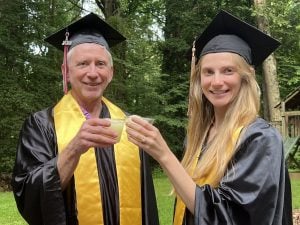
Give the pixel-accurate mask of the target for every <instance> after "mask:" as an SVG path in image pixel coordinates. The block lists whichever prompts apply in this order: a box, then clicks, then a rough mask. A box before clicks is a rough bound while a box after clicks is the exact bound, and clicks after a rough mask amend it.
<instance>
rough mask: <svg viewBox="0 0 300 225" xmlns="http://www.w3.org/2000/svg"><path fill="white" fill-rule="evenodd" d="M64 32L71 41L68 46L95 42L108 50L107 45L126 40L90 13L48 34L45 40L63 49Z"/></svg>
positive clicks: (110, 45)
mask: <svg viewBox="0 0 300 225" xmlns="http://www.w3.org/2000/svg"><path fill="white" fill-rule="evenodd" d="M66 32H68V34H69V36H68V40H69V41H71V43H70V48H72V47H74V46H76V45H78V44H82V43H97V44H100V45H103V46H105V47H106V48H107V49H108V50H109V47H112V46H114V45H116V44H118V43H120V42H122V41H125V40H126V38H125V37H124V36H123V35H122V34H121V33H119V32H118V31H117V30H115V29H114V28H113V27H111V26H110V25H109V24H108V23H106V22H105V21H104V20H102V19H101V18H100V17H99V16H97V15H96V14H94V13H90V14H88V15H86V16H84V17H82V18H81V19H79V20H77V21H75V22H73V23H71V24H69V25H67V26H66V27H65V28H63V29H61V30H58V31H57V32H55V33H54V34H52V35H50V36H48V37H47V38H45V41H46V42H48V43H49V44H51V45H53V46H54V47H56V48H58V49H59V50H62V51H63V50H64V46H63V42H64V41H65V39H66Z"/></svg>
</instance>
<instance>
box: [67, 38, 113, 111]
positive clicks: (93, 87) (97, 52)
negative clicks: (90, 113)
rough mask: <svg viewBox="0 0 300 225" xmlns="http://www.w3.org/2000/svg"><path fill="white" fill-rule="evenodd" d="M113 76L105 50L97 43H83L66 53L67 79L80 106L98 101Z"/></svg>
mask: <svg viewBox="0 0 300 225" xmlns="http://www.w3.org/2000/svg"><path fill="white" fill-rule="evenodd" d="M112 77H113V67H112V64H111V61H110V57H109V54H108V52H107V50H106V49H105V48H104V47H103V46H100V45H98V44H94V43H84V44H80V45H77V46H75V47H74V48H72V49H71V50H70V52H69V55H68V81H69V82H70V83H71V87H72V95H73V97H74V98H75V99H76V100H77V101H78V103H79V104H80V105H82V106H84V105H88V104H90V103H92V102H95V101H99V100H100V98H101V97H102V95H103V92H104V90H105V89H106V87H107V86H108V84H109V83H110V82H111V80H112Z"/></svg>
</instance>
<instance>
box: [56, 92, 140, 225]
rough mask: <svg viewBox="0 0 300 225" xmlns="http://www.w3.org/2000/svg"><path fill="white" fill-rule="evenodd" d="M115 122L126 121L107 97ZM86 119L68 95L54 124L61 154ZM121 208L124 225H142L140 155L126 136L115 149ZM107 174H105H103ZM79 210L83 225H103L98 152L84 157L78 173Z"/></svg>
mask: <svg viewBox="0 0 300 225" xmlns="http://www.w3.org/2000/svg"><path fill="white" fill-rule="evenodd" d="M102 101H103V102H104V103H105V104H106V106H107V107H108V109H109V112H110V115H111V118H125V117H126V115H125V114H124V113H123V111H122V110H121V109H119V108H118V107H117V106H115V105H113V104H112V103H111V102H109V101H108V100H107V99H105V98H104V97H103V98H102ZM85 120H86V119H85V117H84V115H83V113H82V111H81V109H80V106H79V105H78V103H77V102H76V101H75V99H74V98H73V97H72V95H71V91H69V93H68V94H67V95H65V96H64V97H63V98H62V99H61V100H60V101H59V102H58V104H57V105H56V106H55V107H54V122H55V131H56V136H57V143H58V151H59V152H62V151H63V149H64V148H65V147H66V146H67V145H68V143H69V142H70V141H71V140H72V139H73V137H74V136H75V135H76V134H77V132H78V130H79V129H80V127H81V125H82V123H83V122H84V121H85ZM114 152H115V160H116V168H117V177H118V186H119V205H120V225H127V224H132V225H140V224H142V209H141V208H142V207H141V175H140V166H141V165H140V155H139V149H138V147H137V146H136V145H134V144H132V143H131V142H129V141H128V140H127V133H126V132H125V130H123V132H122V136H121V141H120V142H119V143H117V144H115V145H114ZM103 172H105V171H103ZM74 177H75V190H76V206H77V211H78V215H77V217H78V221H79V224H80V225H83V224H84V225H85V224H86V225H89V224H93V225H103V215H102V203H101V194H100V193H101V190H100V178H99V175H98V169H97V162H96V157H95V148H90V149H89V150H88V151H87V152H86V153H85V154H82V155H81V157H80V161H79V163H78V166H77V168H76V170H75V172H74Z"/></svg>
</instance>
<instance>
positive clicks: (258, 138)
mask: <svg viewBox="0 0 300 225" xmlns="http://www.w3.org/2000/svg"><path fill="white" fill-rule="evenodd" d="M243 137H244V138H243V140H242V143H241V145H240V148H239V149H238V151H237V153H236V155H235V157H234V160H233V162H232V163H231V164H232V165H231V166H230V167H229V169H228V171H227V173H226V174H225V176H224V178H223V179H222V180H221V182H220V185H219V187H218V188H212V187H210V186H209V185H204V186H197V188H196V199H195V215H194V224H195V225H220V224H222V225H240V224H243V225H254V224H255V225H266V224H270V225H271V224H272V225H282V221H283V205H284V192H285V183H286V182H285V179H286V177H285V171H286V168H285V162H284V157H283V144H282V139H281V136H280V134H279V133H278V132H277V130H275V128H272V127H271V126H270V125H269V124H267V123H254V124H252V125H251V126H250V127H248V128H247V130H246V131H245V134H244V136H243ZM289 191H290V190H289ZM289 203H290V202H289Z"/></svg>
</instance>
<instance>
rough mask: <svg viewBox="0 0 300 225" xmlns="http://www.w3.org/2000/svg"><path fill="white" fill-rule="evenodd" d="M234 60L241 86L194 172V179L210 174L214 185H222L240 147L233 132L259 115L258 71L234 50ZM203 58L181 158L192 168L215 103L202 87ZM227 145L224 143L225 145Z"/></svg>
mask: <svg viewBox="0 0 300 225" xmlns="http://www.w3.org/2000/svg"><path fill="white" fill-rule="evenodd" d="M231 55H232V60H233V62H234V63H235V64H236V65H237V68H238V73H239V74H240V76H241V80H242V81H241V87H240V90H239V93H238V95H237V97H236V99H234V101H233V102H232V103H231V105H230V106H229V108H228V110H227V112H226V114H225V118H224V121H223V123H222V124H221V125H220V127H219V128H220V130H219V131H218V133H217V134H216V136H215V138H214V139H213V140H212V141H211V142H210V143H209V145H208V146H207V148H206V150H205V151H204V152H201V157H200V159H199V161H198V164H197V166H196V168H195V171H194V173H193V174H191V175H192V177H193V179H194V180H195V181H196V180H201V179H205V177H208V176H209V177H210V178H211V179H210V180H209V184H210V185H211V186H213V187H217V186H218V185H219V182H220V180H221V179H222V177H223V176H224V174H225V172H226V169H227V167H228V164H229V162H230V161H231V159H232V156H233V155H234V153H235V152H236V149H237V147H236V146H235V147H233V148H231V149H227V148H226V146H234V145H235V143H233V140H232V136H233V133H234V132H235V130H236V129H237V128H239V127H240V126H244V127H245V126H247V125H249V124H250V123H251V122H252V121H253V120H254V119H255V118H256V117H257V115H258V112H259V107H260V104H259V98H260V92H259V88H258V84H257V81H256V79H255V71H254V68H253V67H252V66H250V65H249V64H248V63H247V62H246V61H245V60H244V59H243V58H242V57H240V56H239V55H237V54H234V53H232V54H231ZM200 71H201V60H199V62H198V63H197V65H196V69H195V72H194V74H192V76H191V77H192V78H191V79H192V80H191V90H192V92H191V93H190V104H191V113H190V118H189V122H188V128H187V146H186V150H185V154H184V157H183V160H182V165H183V166H184V167H185V168H186V170H187V171H191V169H192V168H191V167H192V164H193V161H194V160H195V157H197V156H196V152H197V150H199V149H200V151H202V146H203V144H204V141H205V138H206V136H207V133H208V130H209V128H210V126H211V123H212V121H213V120H214V108H213V105H212V104H211V103H210V102H209V101H208V100H207V98H206V97H205V96H204V94H203V92H202V89H201V85H200V83H201V74H200ZM224 146H225V147H224Z"/></svg>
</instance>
